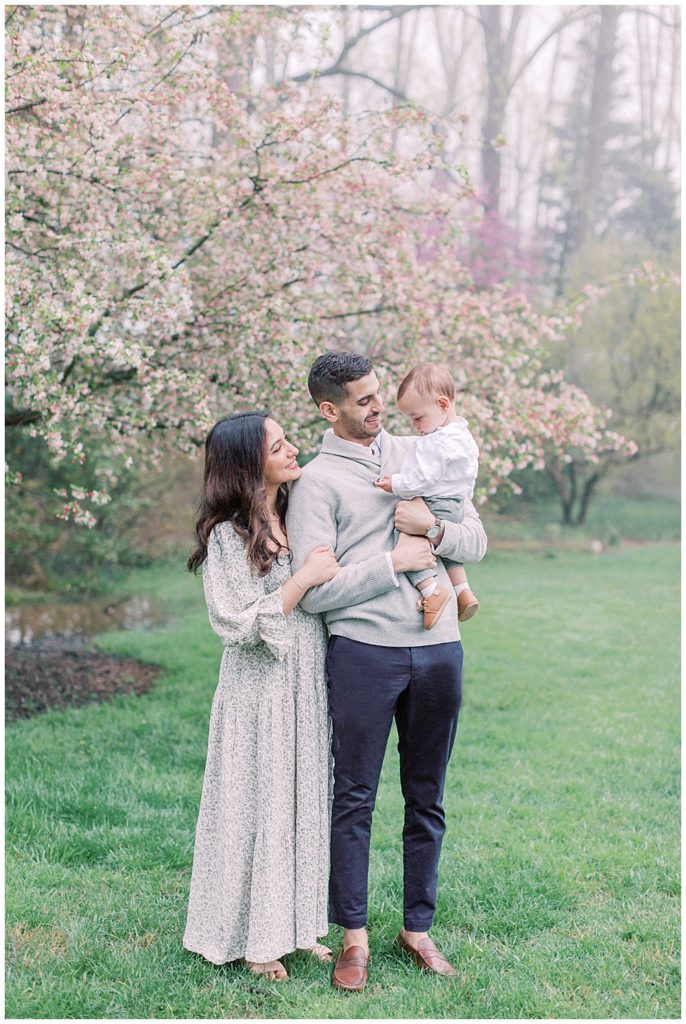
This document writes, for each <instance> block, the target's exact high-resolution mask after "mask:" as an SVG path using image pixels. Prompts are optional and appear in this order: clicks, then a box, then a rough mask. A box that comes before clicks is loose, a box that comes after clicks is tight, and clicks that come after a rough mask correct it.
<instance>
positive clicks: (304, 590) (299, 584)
mask: <svg viewBox="0 0 686 1024" xmlns="http://www.w3.org/2000/svg"><path fill="white" fill-rule="evenodd" d="M291 579H292V581H293V582H294V583H295V585H296V587H300V589H301V590H302V592H303V594H304V593H305V592H306V591H307V589H308V588H307V587H303V585H302V583H298V581H297V580H296V578H295V576H291Z"/></svg>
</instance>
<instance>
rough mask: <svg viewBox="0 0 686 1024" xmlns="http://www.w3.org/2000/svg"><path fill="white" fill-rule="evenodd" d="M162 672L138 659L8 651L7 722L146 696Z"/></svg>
mask: <svg viewBox="0 0 686 1024" xmlns="http://www.w3.org/2000/svg"><path fill="white" fill-rule="evenodd" d="M159 672H160V670H159V668H157V666H155V665H146V664H144V663H143V662H140V661H135V660H134V659H133V658H117V657H115V656H114V655H111V654H102V653H101V652H99V651H91V650H80V649H74V650H61V649H59V647H55V646H54V645H53V646H51V647H50V648H45V647H42V646H41V645H39V644H35V645H29V646H23V647H12V646H8V647H7V648H6V649H5V718H6V720H7V721H10V722H12V721H16V720H17V719H19V718H30V717H31V716H32V715H37V714H39V713H40V712H41V711H47V710H48V708H63V707H74V706H80V705H83V704H93V703H96V702H98V701H104V700H108V699H109V698H110V697H112V696H114V695H115V694H117V693H137V694H139V695H140V694H142V693H146V692H147V691H148V690H149V689H150V688H151V687H152V686H153V685H154V684H155V681H156V679H157V676H158V675H159Z"/></svg>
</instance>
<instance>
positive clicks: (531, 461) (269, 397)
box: [6, 5, 680, 593]
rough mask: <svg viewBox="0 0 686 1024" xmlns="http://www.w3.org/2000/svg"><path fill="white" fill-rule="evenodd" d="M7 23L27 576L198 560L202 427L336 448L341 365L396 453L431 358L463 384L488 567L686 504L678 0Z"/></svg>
mask: <svg viewBox="0 0 686 1024" xmlns="http://www.w3.org/2000/svg"><path fill="white" fill-rule="evenodd" d="M6 21H7V59H8V63H7V68H8V75H7V107H8V109H7V158H8V159H7V174H8V177H7V182H8V184H7V213H8V220H7V243H8V256H7V304H8V346H7V356H8V363H7V367H8V369H7V385H8V387H7V403H8V405H7V415H6V424H7V462H8V466H9V480H10V487H9V489H8V503H7V541H8V544H7V553H8V558H7V566H8V573H9V580H10V582H11V583H12V584H13V585H14V586H15V587H18V588H20V590H22V591H25V590H27V589H28V590H33V591H41V592H51V591H61V592H64V591H68V592H71V593H75V592H76V593H78V592H81V593H89V592H93V591H94V590H97V589H101V588H102V587H107V586H109V585H110V584H111V582H112V579H113V578H116V575H117V573H118V571H119V570H121V569H125V568H127V567H131V566H134V565H139V564H144V563H146V562H149V561H150V560H151V559H153V558H155V557H159V556H160V555H166V554H174V553H176V554H178V553H179V551H183V552H184V553H185V551H187V549H188V546H189V544H190V542H191V532H192V522H193V515H194V510H195V505H196V501H197V497H198V495H199V488H200V480H201V471H202V459H201V454H202V442H203V439H204V435H205V432H206V430H207V428H208V427H209V426H210V425H211V423H212V422H214V420H215V419H216V418H218V417H219V416H220V415H224V414H226V413H228V412H230V411H232V410H234V409H236V408H245V407H249V406H251V405H252V406H255V405H264V404H265V403H267V404H269V405H270V406H271V407H272V409H273V410H274V415H275V416H277V417H280V418H281V420H282V421H283V422H284V424H285V426H286V427H287V428H288V429H289V430H290V431H291V432H292V434H293V436H294V438H295V439H296V440H297V442H298V443H299V444H300V446H301V449H302V452H303V456H304V457H305V458H306V457H308V456H309V455H311V454H312V452H313V451H315V450H316V447H317V444H318V439H319V437H320V435H321V424H320V423H319V421H318V419H317V417H316V414H315V411H314V409H313V408H312V407H310V403H309V400H308V399H307V396H306V388H305V379H306V372H307V366H308V365H309V363H310V362H311V360H312V359H313V358H314V356H316V354H317V353H318V352H319V351H321V350H322V349H324V348H327V347H354V348H360V349H364V350H366V351H367V352H369V353H370V354H371V355H372V356H373V358H374V359H375V361H376V363H377V364H378V367H379V372H380V374H381V375H382V378H383V379H384V383H385V386H386V397H387V404H388V405H389V410H390V412H391V417H390V420H389V427H390V428H392V429H396V430H398V429H402V430H404V429H406V428H405V427H404V425H403V424H402V421H401V420H400V419H399V418H398V417H397V416H395V417H394V416H393V415H392V413H393V408H394V403H393V397H394V390H395V388H394V385H395V383H396V381H397V380H398V379H399V377H400V376H401V375H402V373H403V372H404V371H405V370H406V369H407V367H408V366H409V365H411V363H412V362H413V361H414V360H416V359H418V358H433V359H443V360H444V361H446V362H447V363H448V364H449V365H450V366H451V368H452V369H453V372H454V373H455V376H456V377H457V379H458V381H459V383H460V385H461V388H462V392H461V396H460V407H461V411H462V412H463V413H464V415H466V416H467V418H468V420H469V421H470V424H471V426H472V429H473V431H474V433H475V434H476V436H477V439H478V440H479V443H480V446H481V450H482V469H481V477H480V485H481V489H480V493H479V498H480V500H485V499H488V500H487V502H486V504H485V505H484V507H483V509H482V511H483V514H484V515H485V516H486V517H487V518H489V519H493V525H492V526H491V528H490V531H489V532H490V533H491V535H492V537H493V539H494V543H496V544H497V543H498V536H499V534H500V535H501V536H502V537H503V538H504V539H506V538H507V534H508V529H507V524H508V523H512V522H514V521H519V522H525V521H526V520H527V518H528V517H529V516H530V514H531V510H532V506H533V507H534V509H535V510H536V513H537V514H538V513H540V511H541V510H542V509H544V508H545V509H546V520H547V524H548V525H547V527H546V528H547V529H548V533H549V535H550V536H551V537H553V538H558V539H559V538H560V537H565V536H572V535H573V532H574V531H573V529H566V528H567V527H573V524H575V523H576V524H581V525H583V524H584V522H587V520H588V510H589V508H591V507H592V502H593V501H594V500H596V495H597V494H598V493H600V494H601V496H602V495H626V496H630V497H631V498H632V499H635V498H640V497H643V498H646V497H650V496H652V497H654V498H658V499H660V500H663V501H664V500H666V501H667V502H669V501H670V500H671V501H674V500H675V499H676V498H677V497H678V492H679V463H678V443H679V408H680V397H679V365H680V364H679V328H678V324H679V290H678V286H677V282H676V278H675V275H676V272H677V271H678V268H679V230H680V227H679V204H678V184H679V173H680V167H679V157H680V149H679V117H680V112H679V68H680V36H679V8H678V6H676V5H661V6H640V5H639V6H631V7H628V6H623V5H602V6H592V5H588V6H586V5H584V6H571V7H570V6H555V5H551V6H545V7H541V6H527V5H524V6H517V7H501V6H499V5H476V6H463V7H460V6H438V5H405V6H399V5H397V6H389V5H360V6H346V7H338V8H334V7H319V6H313V7H302V8H293V7H271V8H268V7H255V6H253V7H240V8H231V7H225V6H222V5H217V6H212V7H209V6H208V7H204V6H186V7H154V6H153V7H136V6H131V7H127V8H123V7H119V8H118V7H110V8H105V7H88V6H86V7H63V8H47V7H46V8H41V7H18V6H16V7H12V6H10V7H8V8H7V12H6ZM608 410H611V418H610V415H609V413H608ZM498 514H501V515H505V516H506V519H505V520H503V521H502V529H500V528H499V527H498V525H496V524H497V523H498V522H499V521H498V520H497V519H494V518H493V517H497V515H498ZM556 524H557V525H556ZM560 524H562V525H560ZM597 532H598V530H596V533H597ZM601 532H602V531H601ZM515 533H516V530H515ZM577 534H578V531H577ZM617 537H618V528H617V526H616V525H615V527H612V526H610V527H608V529H607V530H605V533H603V534H602V536H599V537H598V538H595V539H597V540H599V541H600V542H601V543H602V544H607V543H608V542H612V541H613V539H614V540H615V541H616V539H617ZM591 539H593V538H591Z"/></svg>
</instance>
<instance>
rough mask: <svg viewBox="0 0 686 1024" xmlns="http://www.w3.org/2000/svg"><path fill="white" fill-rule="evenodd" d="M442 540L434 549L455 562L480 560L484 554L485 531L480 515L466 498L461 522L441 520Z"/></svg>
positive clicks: (485, 544) (438, 553) (485, 543)
mask: <svg viewBox="0 0 686 1024" xmlns="http://www.w3.org/2000/svg"><path fill="white" fill-rule="evenodd" d="M443 525H444V527H445V530H444V533H443V540H442V541H441V543H440V544H437V545H436V547H435V549H434V551H435V553H436V554H437V555H439V556H441V555H443V556H445V557H446V558H450V559H452V560H453V561H455V562H480V561H481V559H482V558H483V557H484V555H485V554H486V546H487V540H486V533H485V531H484V528H483V525H482V523H481V517H480V515H479V513H478V512H477V511H476V509H475V508H474V505H473V504H472V502H471V501H470V500H469V498H467V499H466V500H465V503H464V519H463V521H462V522H461V523H451V522H448V520H446V519H444V520H443Z"/></svg>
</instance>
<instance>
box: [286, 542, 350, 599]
mask: <svg viewBox="0 0 686 1024" xmlns="http://www.w3.org/2000/svg"><path fill="white" fill-rule="evenodd" d="M340 568H341V567H340V565H339V564H338V562H337V561H336V556H335V555H334V553H333V551H332V549H331V547H330V545H328V544H325V545H321V546H320V547H318V548H314V550H313V551H310V553H309V555H308V556H307V558H306V559H305V564H304V565H303V567H302V569H300V570H299V571H298V572H297V573H296V574H295V575H294V577H293V578H294V579H295V576H300V577H301V579H300V581H299V582H301V583H302V584H303V586H305V587H307V588H308V589H309V588H310V587H317V586H319V584H320V583H328V582H329V580H332V579H333V578H334V576H335V575H336V573H337V572H338V571H339V570H340Z"/></svg>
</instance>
